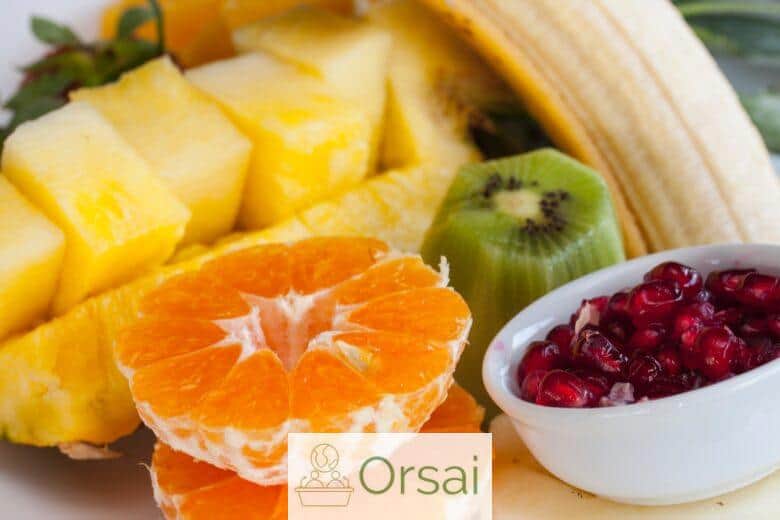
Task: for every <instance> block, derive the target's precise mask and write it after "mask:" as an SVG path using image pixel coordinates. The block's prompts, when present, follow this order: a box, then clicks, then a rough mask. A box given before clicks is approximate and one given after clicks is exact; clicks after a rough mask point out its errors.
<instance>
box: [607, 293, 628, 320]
mask: <svg viewBox="0 0 780 520" xmlns="http://www.w3.org/2000/svg"><path fill="white" fill-rule="evenodd" d="M606 314H607V316H608V317H609V318H625V317H627V316H628V293H627V292H617V293H615V294H613V295H612V297H611V298H610V299H609V302H608V303H607V311H606Z"/></svg>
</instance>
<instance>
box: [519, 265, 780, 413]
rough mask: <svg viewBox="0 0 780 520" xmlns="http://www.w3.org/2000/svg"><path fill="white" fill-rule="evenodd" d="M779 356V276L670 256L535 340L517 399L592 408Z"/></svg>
mask: <svg viewBox="0 0 780 520" xmlns="http://www.w3.org/2000/svg"><path fill="white" fill-rule="evenodd" d="M778 357H780V279H778V278H777V277H775V276H769V275H766V274H761V273H759V272H757V271H756V270H755V269H739V270H738V269H732V270H727V271H716V272H713V273H710V275H709V276H708V277H707V279H706V280H704V278H703V277H702V275H701V274H700V273H699V272H698V271H696V270H695V269H693V268H691V267H688V266H686V265H682V264H678V263H676V262H666V263H663V264H660V265H658V266H656V267H655V268H653V269H652V270H651V271H650V272H648V273H647V274H645V276H644V281H643V282H642V283H641V284H639V285H637V286H636V287H633V288H631V289H628V290H625V291H621V292H618V293H616V294H614V295H612V296H611V297H609V296H599V297H596V298H593V299H590V300H585V301H583V302H582V305H580V308H579V309H578V310H577V312H575V313H574V314H573V315H572V317H571V320H570V321H569V323H567V324H561V325H558V326H556V327H554V328H553V329H552V330H551V331H550V332H549V334H548V335H547V339H546V340H544V341H535V342H533V343H532V344H531V345H530V346H529V348H528V350H527V351H526V353H525V356H524V357H523V359H522V360H521V361H520V364H519V366H518V368H517V382H518V387H519V388H520V397H521V398H522V399H524V400H526V401H530V402H534V403H536V404H540V405H544V406H557V407H564V408H590V407H596V406H613V405H617V404H628V403H632V402H636V401H641V400H646V399H657V398H660V397H666V396H669V395H674V394H679V393H681V392H686V391H688V390H693V389H695V388H699V387H702V386H706V385H709V384H712V383H715V382H717V381H721V380H723V379H727V378H729V377H731V376H733V375H735V374H740V373H742V372H746V371H748V370H751V369H753V368H756V367H758V366H760V365H763V364H764V363H768V362H769V361H772V360H773V359H775V358H778Z"/></svg>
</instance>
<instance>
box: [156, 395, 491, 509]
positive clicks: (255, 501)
mask: <svg viewBox="0 0 780 520" xmlns="http://www.w3.org/2000/svg"><path fill="white" fill-rule="evenodd" d="M483 415H484V410H483V409H482V408H480V407H479V405H477V402H476V401H475V400H474V398H473V397H471V395H469V394H468V392H466V391H465V390H463V389H462V388H460V387H459V386H457V385H452V387H451V388H450V390H449V393H448V395H447V400H446V401H444V403H443V404H442V405H441V406H439V408H437V409H436V411H434V412H433V415H432V416H431V418H430V419H429V420H428V422H427V423H425V425H424V426H423V427H422V430H420V431H421V432H423V433H434V432H438V433H441V432H450V433H455V432H463V433H471V432H478V431H479V424H480V422H481V421H482V416H483ZM151 471H152V476H153V482H154V485H155V498H156V499H157V501H158V504H159V505H160V508H161V509H162V510H163V513H164V514H165V518H167V519H169V520H173V519H179V520H211V519H214V518H219V519H221V520H244V519H247V518H263V519H271V520H282V519H284V518H287V487H286V486H283V485H277V486H259V485H257V484H252V483H249V482H247V481H243V480H241V479H239V478H238V477H236V476H235V474H234V473H231V472H227V471H223V470H220V469H217V468H214V467H213V466H209V465H208V464H205V463H203V462H198V461H197V460H195V459H193V458H192V457H190V456H188V455H184V454H183V453H179V452H175V451H173V450H172V449H171V448H169V447H168V446H166V445H165V444H162V443H158V444H157V446H156V447H155V451H154V457H153V458H152V468H151ZM260 513H262V514H264V515H265V516H252V515H253V514H254V515H258V514H260Z"/></svg>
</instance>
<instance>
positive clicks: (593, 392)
mask: <svg viewBox="0 0 780 520" xmlns="http://www.w3.org/2000/svg"><path fill="white" fill-rule="evenodd" d="M572 374H575V375H577V376H578V377H579V378H580V379H582V382H583V383H585V386H586V387H587V388H588V392H590V400H589V401H588V406H597V405H598V403H599V400H600V399H601V398H602V397H604V396H605V395H607V392H609V389H610V387H611V386H612V383H611V382H610V380H609V378H608V377H607V376H605V375H604V374H600V373H598V372H596V371H593V370H588V369H583V368H580V369H577V370H572Z"/></svg>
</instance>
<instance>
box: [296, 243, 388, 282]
mask: <svg viewBox="0 0 780 520" xmlns="http://www.w3.org/2000/svg"><path fill="white" fill-rule="evenodd" d="M386 252H387V244H385V243H384V242H382V241H380V240H375V239H373V238H358V237H324V238H310V239H308V240H302V241H300V242H298V243H297V244H295V245H294V246H293V247H292V252H291V262H292V279H293V282H292V283H293V287H294V288H295V290H296V291H297V292H298V293H300V294H310V293H313V292H316V291H318V290H320V289H325V288H327V287H332V286H334V285H336V284H338V283H340V282H343V281H344V280H346V279H348V278H351V277H353V276H355V275H357V274H360V273H362V272H363V271H365V270H366V269H368V268H369V267H370V266H372V265H373V264H374V263H376V261H377V260H379V258H381V257H382V256H384V255H385V253H386Z"/></svg>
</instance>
